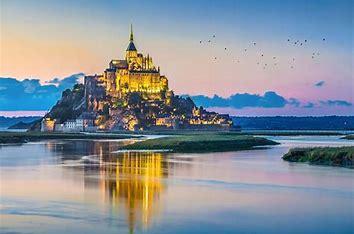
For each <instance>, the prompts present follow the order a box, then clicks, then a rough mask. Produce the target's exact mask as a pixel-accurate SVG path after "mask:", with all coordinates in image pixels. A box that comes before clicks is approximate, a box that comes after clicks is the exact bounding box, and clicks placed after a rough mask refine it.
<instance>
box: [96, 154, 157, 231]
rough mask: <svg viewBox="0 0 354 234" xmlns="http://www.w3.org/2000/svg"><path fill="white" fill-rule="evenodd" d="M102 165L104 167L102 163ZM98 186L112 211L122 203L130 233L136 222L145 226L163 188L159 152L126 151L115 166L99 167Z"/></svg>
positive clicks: (155, 209)
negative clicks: (108, 200) (107, 199)
mask: <svg viewBox="0 0 354 234" xmlns="http://www.w3.org/2000/svg"><path fill="white" fill-rule="evenodd" d="M103 165H105V164H103ZM100 175H101V176H100V186H101V189H102V191H103V192H104V194H105V195H106V197H107V196H108V197H109V199H110V202H111V204H112V208H113V209H115V210H119V205H120V204H124V205H125V209H126V211H127V220H128V224H129V228H130V230H133V229H134V226H135V223H136V220H139V221H141V222H142V225H143V227H145V228H146V227H147V226H148V224H149V222H150V219H151V217H152V216H153V214H154V212H156V211H157V206H158V204H157V203H158V199H159V197H160V193H161V192H162V191H163V189H164V186H163V183H162V182H161V178H162V177H163V175H164V173H163V166H162V155H161V154H160V153H133V152H128V153H124V154H122V155H119V157H118V158H117V159H116V164H115V165H114V164H108V165H106V166H103V167H101V170H100Z"/></svg>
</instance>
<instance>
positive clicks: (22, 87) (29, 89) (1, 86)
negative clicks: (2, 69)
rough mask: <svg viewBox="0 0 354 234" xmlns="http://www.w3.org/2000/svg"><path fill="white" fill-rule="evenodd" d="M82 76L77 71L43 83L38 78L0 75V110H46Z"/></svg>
mask: <svg viewBox="0 0 354 234" xmlns="http://www.w3.org/2000/svg"><path fill="white" fill-rule="evenodd" d="M83 76H84V74H83V73H78V74H73V75H71V76H69V77H65V78H63V79H59V78H55V79H53V80H52V81H50V82H47V84H45V85H42V84H41V83H40V82H39V79H25V80H22V81H20V80H17V79H15V78H2V77H0V111H14V110H22V111H25V110H36V111H38V110H48V109H50V108H51V107H52V106H53V105H54V104H55V103H56V102H57V100H58V99H59V98H60V97H61V93H62V92H63V91H64V90H65V89H67V88H72V86H73V85H74V84H76V83H77V82H78V81H79V80H80V79H82V78H83Z"/></svg>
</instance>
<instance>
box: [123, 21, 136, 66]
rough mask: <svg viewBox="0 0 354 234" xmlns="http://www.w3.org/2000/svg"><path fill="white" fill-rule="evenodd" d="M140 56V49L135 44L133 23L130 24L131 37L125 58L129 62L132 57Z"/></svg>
mask: <svg viewBox="0 0 354 234" xmlns="http://www.w3.org/2000/svg"><path fill="white" fill-rule="evenodd" d="M137 57H138V51H137V49H136V47H135V45H134V35H133V25H132V24H131V25H130V37H129V44H128V47H127V50H126V52H125V59H126V60H127V62H128V63H129V62H130V61H131V60H132V59H133V60H134V59H135V58H137Z"/></svg>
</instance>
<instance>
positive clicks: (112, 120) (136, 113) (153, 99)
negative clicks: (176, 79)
mask: <svg viewBox="0 0 354 234" xmlns="http://www.w3.org/2000/svg"><path fill="white" fill-rule="evenodd" d="M85 84H86V83H85ZM90 90H91V91H90ZM104 91H105V90H103V87H102V86H100V85H98V84H94V85H89V84H86V85H82V84H76V85H75V86H74V87H73V89H71V90H70V89H67V90H65V91H64V92H63V94H62V97H61V99H60V100H59V101H58V102H57V103H56V104H55V105H54V106H53V108H52V109H51V110H50V112H49V113H48V114H46V115H45V116H44V118H46V119H48V120H46V121H53V120H55V123H56V124H58V123H59V124H62V123H65V122H66V121H67V120H75V119H79V120H83V121H84V122H85V124H87V127H89V126H90V127H94V128H97V129H100V130H137V129H140V130H147V129H161V128H193V129H195V128H199V127H202V128H205V127H209V128H210V126H211V127H213V128H215V127H216V128H218V127H222V128H224V129H225V126H226V128H227V127H229V126H231V124H232V121H231V119H230V118H229V117H228V116H225V115H219V114H217V113H215V112H208V111H206V110H204V109H203V108H197V107H196V105H195V104H194V102H193V101H192V99H190V98H189V97H186V98H183V97H180V96H178V95H174V94H173V92H172V91H164V92H160V93H158V94H148V93H144V92H130V93H126V94H125V95H124V96H121V97H112V96H110V95H107V93H106V92H104ZM78 117H80V118H78ZM70 123H71V122H70ZM88 123H90V124H88ZM52 125H54V124H53V123H52ZM33 128H34V129H38V124H36V125H35V126H34V127H33Z"/></svg>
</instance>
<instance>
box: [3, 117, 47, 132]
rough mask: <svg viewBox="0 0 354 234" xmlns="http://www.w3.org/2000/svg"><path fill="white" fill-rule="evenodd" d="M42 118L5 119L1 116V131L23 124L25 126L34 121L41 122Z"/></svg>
mask: <svg viewBox="0 0 354 234" xmlns="http://www.w3.org/2000/svg"><path fill="white" fill-rule="evenodd" d="M40 118H42V117H41V116H25V117H4V116H0V129H7V128H9V127H10V126H13V125H15V124H18V123H20V122H22V123H23V124H28V123H31V122H33V121H36V120H39V119H40Z"/></svg>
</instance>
